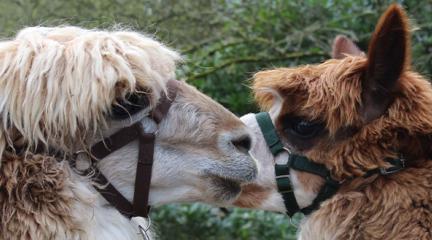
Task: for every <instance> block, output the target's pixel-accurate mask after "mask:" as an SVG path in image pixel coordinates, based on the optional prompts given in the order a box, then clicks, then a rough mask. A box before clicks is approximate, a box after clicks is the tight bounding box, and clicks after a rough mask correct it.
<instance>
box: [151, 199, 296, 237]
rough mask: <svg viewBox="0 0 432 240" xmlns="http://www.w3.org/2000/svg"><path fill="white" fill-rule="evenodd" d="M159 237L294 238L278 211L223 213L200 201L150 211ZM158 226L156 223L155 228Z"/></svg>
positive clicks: (283, 216)
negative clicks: (198, 202) (153, 211)
mask: <svg viewBox="0 0 432 240" xmlns="http://www.w3.org/2000/svg"><path fill="white" fill-rule="evenodd" d="M152 217H153V220H154V221H155V222H156V223H159V224H158V225H159V231H158V234H159V236H160V238H161V239H167V240H168V239H177V240H183V239H184V240H191V239H206V240H216V239H251V240H253V239H295V233H296V230H295V228H294V227H293V226H292V225H291V224H290V221H289V219H288V218H287V217H286V216H285V215H282V214H269V213H268V212H264V211H247V210H242V209H232V210H231V211H230V212H228V213H224V212H222V211H221V210H219V209H216V208H211V207H209V206H206V205H202V204H192V205H170V206H166V207H163V208H160V209H158V210H157V211H156V212H155V213H153V214H152ZM157 227H158V226H156V228H157Z"/></svg>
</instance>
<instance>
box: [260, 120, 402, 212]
mask: <svg viewBox="0 0 432 240" xmlns="http://www.w3.org/2000/svg"><path fill="white" fill-rule="evenodd" d="M255 117H256V120H257V122H258V125H259V127H260V129H261V132H262V134H263V136H264V139H265V141H266V143H267V146H268V147H269V149H270V151H271V153H272V154H273V156H277V155H278V154H279V153H280V152H282V151H286V149H285V148H284V147H283V143H282V142H281V140H280V138H279V136H278V134H277V131H276V128H275V127H274V125H273V122H272V120H271V118H270V115H269V114H268V113H267V112H260V113H257V114H255ZM387 162H389V163H390V164H391V165H392V167H390V168H376V169H372V170H369V171H367V172H366V174H365V175H364V176H363V177H364V178H366V177H369V176H371V175H373V174H380V175H389V174H393V173H396V172H399V171H400V170H402V169H403V168H405V160H404V159H403V158H397V159H387ZM291 168H292V169H294V170H297V171H304V172H308V173H312V174H315V175H318V176H321V177H322V178H324V179H325V183H324V185H323V186H322V187H321V189H320V191H319V192H318V195H317V196H316V198H315V199H314V200H313V202H312V204H311V205H309V206H307V207H305V208H302V209H300V207H299V205H298V203H297V200H296V198H295V194H294V190H293V187H292V183H291V180H290V178H289V171H290V169H291ZM275 174H276V184H277V187H278V191H279V193H280V194H281V195H282V198H283V200H284V204H285V208H286V213H287V215H289V216H290V217H292V216H293V215H294V214H295V213H296V212H302V213H304V214H306V215H307V214H310V213H311V212H313V211H315V210H317V209H318V208H319V206H320V204H321V203H322V202H323V201H325V200H327V199H329V198H331V197H332V196H333V195H334V194H335V193H336V192H337V191H338V189H339V187H340V185H341V182H338V181H337V180H335V179H333V178H332V176H331V174H330V171H329V170H328V169H327V168H326V167H325V166H324V165H323V164H319V163H315V162H312V161H310V160H309V159H308V158H306V157H305V156H301V155H296V154H292V153H290V154H289V159H288V162H287V163H286V164H275Z"/></svg>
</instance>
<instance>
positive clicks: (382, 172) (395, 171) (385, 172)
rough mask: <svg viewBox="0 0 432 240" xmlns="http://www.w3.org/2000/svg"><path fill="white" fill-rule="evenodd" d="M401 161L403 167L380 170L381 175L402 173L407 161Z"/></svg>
mask: <svg viewBox="0 0 432 240" xmlns="http://www.w3.org/2000/svg"><path fill="white" fill-rule="evenodd" d="M400 161H401V163H402V166H392V167H389V168H387V169H386V168H380V169H379V171H380V174H381V175H389V174H393V173H397V172H399V171H401V170H402V169H404V168H405V159H404V158H400Z"/></svg>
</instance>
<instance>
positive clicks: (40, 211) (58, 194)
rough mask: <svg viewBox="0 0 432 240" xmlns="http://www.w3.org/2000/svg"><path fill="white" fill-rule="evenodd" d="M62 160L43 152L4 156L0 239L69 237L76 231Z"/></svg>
mask: <svg viewBox="0 0 432 240" xmlns="http://www.w3.org/2000/svg"><path fill="white" fill-rule="evenodd" d="M63 164H67V163H59V162H57V160H56V159H55V158H53V157H47V156H43V155H33V154H28V155H27V156H25V157H17V156H4V158H3V162H2V167H1V168H0V218H1V221H0V239H58V238H59V237H60V236H63V237H64V238H72V235H71V233H73V232H76V231H79V228H78V227H77V225H76V224H75V223H74V222H73V220H72V217H71V216H70V213H71V205H72V204H73V203H74V201H75V199H73V195H72V194H71V193H70V191H68V190H67V188H68V187H69V186H65V184H66V180H65V179H67V176H68V173H67V172H65V171H64V170H63ZM23 225H24V226H23ZM66 230H67V231H68V232H66Z"/></svg>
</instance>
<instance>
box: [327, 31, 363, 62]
mask: <svg viewBox="0 0 432 240" xmlns="http://www.w3.org/2000/svg"><path fill="white" fill-rule="evenodd" d="M346 54H349V55H354V56H362V55H365V54H364V52H362V50H360V48H359V47H358V46H357V45H356V44H355V43H354V42H353V41H352V40H351V39H349V38H348V37H346V36H344V35H338V36H336V38H335V39H334V40H333V45H332V54H331V55H332V58H334V59H342V58H344V57H345V55H346Z"/></svg>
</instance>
